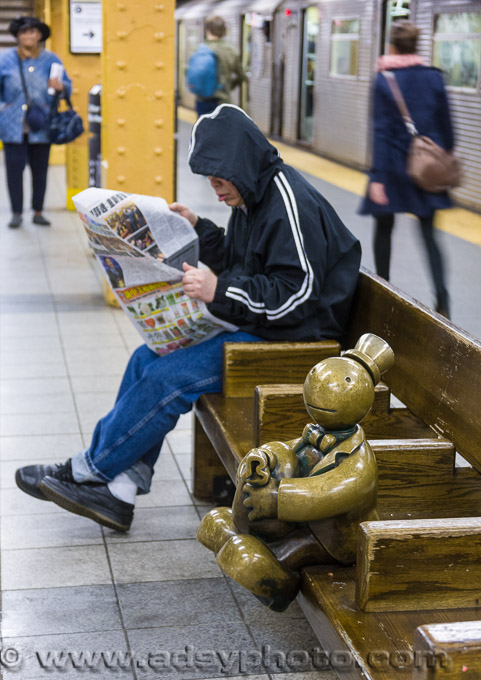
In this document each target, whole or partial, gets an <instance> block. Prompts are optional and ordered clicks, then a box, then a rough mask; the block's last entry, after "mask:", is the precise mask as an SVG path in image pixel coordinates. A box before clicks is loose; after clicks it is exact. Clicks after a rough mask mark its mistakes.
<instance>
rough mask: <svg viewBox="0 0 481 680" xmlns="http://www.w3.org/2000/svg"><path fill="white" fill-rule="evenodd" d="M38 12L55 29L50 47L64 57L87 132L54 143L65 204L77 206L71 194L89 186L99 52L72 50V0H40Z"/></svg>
mask: <svg viewBox="0 0 481 680" xmlns="http://www.w3.org/2000/svg"><path fill="white" fill-rule="evenodd" d="M35 9H36V13H37V16H39V17H41V18H43V19H44V20H45V21H46V23H48V24H49V25H50V27H51V30H52V35H51V38H50V40H49V41H48V42H47V48H48V49H50V50H52V52H55V54H57V55H58V56H59V57H60V58H61V59H62V61H63V63H64V65H65V68H66V70H67V73H68V74H69V76H70V77H71V79H72V85H73V90H72V104H73V106H74V108H75V110H76V111H77V112H78V113H79V114H80V115H81V116H82V120H83V122H84V127H85V132H84V134H83V135H81V136H80V137H79V138H78V139H76V140H74V141H73V142H71V143H70V144H68V145H67V146H66V147H62V146H52V151H51V154H52V155H51V158H52V162H53V163H62V162H65V164H66V168H67V195H66V206H67V208H68V209H69V210H75V207H74V205H73V203H72V196H75V194H76V193H78V192H79V191H82V189H86V188H87V187H88V122H87V107H88V94H89V90H90V88H91V87H93V86H94V85H96V84H97V83H100V82H101V69H100V65H101V64H100V55H99V54H72V53H71V52H70V2H69V0H43V2H42V1H39V0H37V6H36V8H35Z"/></svg>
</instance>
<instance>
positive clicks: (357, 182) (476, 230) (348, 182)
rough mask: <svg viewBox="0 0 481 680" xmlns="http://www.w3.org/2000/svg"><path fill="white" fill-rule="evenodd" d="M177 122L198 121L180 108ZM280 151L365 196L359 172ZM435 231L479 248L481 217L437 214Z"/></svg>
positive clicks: (465, 212)
mask: <svg viewBox="0 0 481 680" xmlns="http://www.w3.org/2000/svg"><path fill="white" fill-rule="evenodd" d="M177 115H178V117H179V120H182V121H183V122H185V123H190V124H191V125H193V124H194V123H195V121H196V120H197V116H196V114H195V112H194V111H191V110H190V109H187V108H185V107H183V106H179V107H178V109H177ZM272 143H273V144H274V146H275V147H276V148H277V149H279V151H280V153H281V156H282V158H283V160H284V161H285V162H286V163H287V164H288V165H292V167H294V168H296V169H297V170H302V171H303V172H307V173H309V174H310V175H313V176H314V177H317V178H318V179H322V180H324V181H325V182H329V184H333V185H334V186H336V187H338V188H339V189H344V190H345V191H349V192H351V193H352V194H355V195H356V196H364V192H365V191H366V183H367V177H366V175H365V173H363V172H360V171H359V170H353V169H352V168H348V167H346V166H344V165H341V164H340V163H336V162H334V161H330V160H328V159H327V158H323V157H322V156H317V155H316V154H314V153H311V152H309V151H305V150H304V149H298V148H296V147H292V146H289V145H288V144H283V143H282V142H278V141H273V142H272ZM436 227H437V228H438V229H441V230H442V231H445V232H447V233H448V234H451V235H452V236H457V237H458V238H461V239H463V240H465V241H469V243H474V244H475V245H477V246H481V215H478V214H477V213H475V212H471V211H470V210H466V209H465V208H452V209H451V210H440V211H439V212H438V213H437V215H436Z"/></svg>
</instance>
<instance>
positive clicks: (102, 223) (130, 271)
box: [73, 187, 237, 355]
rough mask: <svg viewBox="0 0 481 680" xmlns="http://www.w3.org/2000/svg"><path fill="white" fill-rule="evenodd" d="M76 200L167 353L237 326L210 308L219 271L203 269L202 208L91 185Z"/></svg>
mask: <svg viewBox="0 0 481 680" xmlns="http://www.w3.org/2000/svg"><path fill="white" fill-rule="evenodd" d="M73 202H74V204H75V207H76V208H77V212H78V214H79V217H80V219H81V220H82V222H83V225H84V228H85V231H86V233H87V236H88V239H89V243H90V246H91V247H92V250H93V251H94V253H95V255H96V257H97V259H98V261H99V262H100V264H101V265H102V268H103V270H104V273H105V275H106V276H107V279H108V281H109V283H110V285H111V287H112V290H113V291H114V293H115V296H116V298H117V299H118V301H119V303H120V305H121V307H122V309H123V310H124V311H125V313H126V314H127V316H128V317H129V319H130V320H131V322H132V323H133V324H134V326H135V328H136V329H137V330H138V331H139V333H140V334H141V336H142V338H143V340H144V341H145V342H146V344H147V345H148V346H149V347H150V349H152V350H153V351H154V352H156V353H157V354H159V355H163V354H168V353H169V352H173V351H175V350H177V349H181V348H183V347H188V346H189V345H192V344H196V343H199V342H202V341H204V340H207V339H208V338H211V337H213V336H214V335H216V334H218V333H220V332H223V331H226V330H227V331H235V330H237V328H236V327H235V326H233V325H232V324H228V323H226V322H225V321H222V320H221V319H217V318H216V317H214V316H213V315H212V314H210V313H209V311H208V310H207V307H206V306H205V303H207V304H208V303H209V302H212V300H213V299H214V295H215V290H216V286H217V277H216V276H215V274H213V273H212V272H211V271H210V270H208V269H201V268H198V267H197V266H196V265H197V258H198V239H197V235H196V233H195V230H194V228H193V227H194V226H195V224H196V222H197V215H195V214H194V213H193V212H192V211H191V210H190V209H189V208H187V207H186V206H183V205H180V204H178V203H173V204H171V205H170V206H168V205H167V203H166V202H165V201H164V200H163V199H162V198H155V197H153V196H143V195H141V194H127V193H124V192H119V191H111V190H109V189H98V188H93V187H92V188H90V189H86V190H85V191H82V192H80V193H79V194H77V195H76V196H75V197H74V199H73Z"/></svg>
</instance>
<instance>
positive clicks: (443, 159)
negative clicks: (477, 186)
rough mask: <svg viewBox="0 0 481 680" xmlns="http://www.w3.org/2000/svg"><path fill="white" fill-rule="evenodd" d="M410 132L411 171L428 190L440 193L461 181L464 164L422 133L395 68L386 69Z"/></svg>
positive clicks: (421, 186)
mask: <svg viewBox="0 0 481 680" xmlns="http://www.w3.org/2000/svg"><path fill="white" fill-rule="evenodd" d="M383 75H384V77H385V78H386V80H387V82H388V85H389V87H390V89H391V92H392V94H393V97H394V99H395V101H396V104H397V106H398V108H399V111H400V113H401V116H402V118H403V120H404V123H405V125H406V128H407V130H408V132H409V134H410V135H411V136H412V141H411V146H410V147H409V152H408V159H407V173H408V175H409V177H410V178H411V179H412V180H413V182H414V183H415V184H417V185H418V187H420V188H421V189H424V191H430V192H431V193H440V192H441V191H446V190H448V189H453V188H454V187H457V186H459V184H460V183H461V174H462V173H461V164H460V162H459V160H458V159H457V158H456V156H455V155H454V154H453V153H452V152H451V151H446V150H445V149H443V148H442V147H441V146H439V145H438V144H436V142H433V140H432V139H430V138H429V137H424V136H422V135H419V134H418V131H417V130H416V126H415V125H414V122H413V119H412V118H411V115H410V113H409V111H408V108H407V106H406V102H405V101H404V97H403V96H402V92H401V90H400V88H399V85H398V83H397V80H396V78H395V76H394V73H392V71H383Z"/></svg>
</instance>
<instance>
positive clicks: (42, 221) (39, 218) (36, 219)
mask: <svg viewBox="0 0 481 680" xmlns="http://www.w3.org/2000/svg"><path fill="white" fill-rule="evenodd" d="M32 221H33V223H34V224H38V225H39V226H41V227H49V226H50V222H49V220H47V218H46V217H44V216H43V215H34V216H33V220H32Z"/></svg>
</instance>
